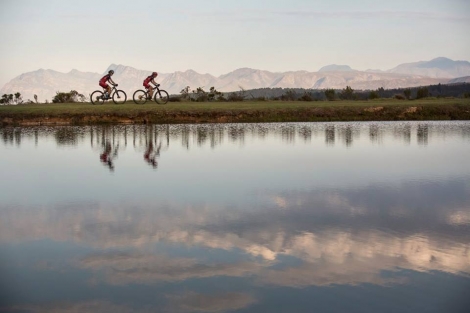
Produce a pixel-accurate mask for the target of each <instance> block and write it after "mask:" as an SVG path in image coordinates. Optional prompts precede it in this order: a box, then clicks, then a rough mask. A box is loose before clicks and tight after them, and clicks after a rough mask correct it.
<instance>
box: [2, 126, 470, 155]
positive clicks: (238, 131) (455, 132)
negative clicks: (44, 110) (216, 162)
mask: <svg viewBox="0 0 470 313" xmlns="http://www.w3.org/2000/svg"><path fill="white" fill-rule="evenodd" d="M390 134H392V135H393V136H391V137H390V136H389V135H390ZM0 135H1V137H2V139H3V143H4V144H5V145H18V146H19V145H21V140H22V138H24V137H26V138H31V137H33V138H34V140H35V142H36V144H38V143H39V142H40V141H41V140H47V138H48V137H50V136H51V135H52V136H54V138H55V141H56V143H57V145H77V144H79V142H81V141H83V140H85V138H86V137H88V138H89V139H90V143H91V145H92V146H93V145H94V144H96V143H97V144H100V142H102V141H103V140H105V139H106V140H108V139H109V140H110V141H111V142H112V144H115V142H118V141H119V142H121V141H122V142H123V145H124V146H125V147H127V142H128V141H131V142H132V145H133V146H134V147H135V146H136V145H138V146H139V145H140V146H142V145H145V142H149V141H151V140H152V139H154V140H157V141H161V142H166V143H167V144H168V143H169V142H170V139H171V141H173V142H178V141H179V142H180V144H181V145H182V146H184V147H186V148H187V149H190V148H191V147H193V146H203V145H205V144H206V143H208V142H209V143H210V147H211V148H215V147H217V146H219V145H221V144H223V143H224V140H225V139H228V140H229V141H230V142H236V143H239V144H241V145H243V144H244V142H245V137H246V136H247V135H249V136H250V138H259V139H263V138H267V136H269V137H273V138H276V137H278V138H280V139H281V140H282V141H283V142H286V143H294V142H295V141H296V140H297V139H301V140H302V141H304V142H309V141H310V140H311V139H312V138H317V137H319V136H323V137H324V142H325V145H328V146H334V145H335V144H338V143H339V142H340V143H341V144H343V145H344V146H347V147H351V146H353V145H354V143H355V141H358V140H360V139H361V138H363V137H365V136H368V137H369V141H370V142H371V143H382V142H383V140H401V141H402V142H403V143H406V144H409V143H411V141H412V139H414V140H415V142H416V143H418V144H419V145H424V146H425V145H427V144H428V143H429V140H430V137H431V136H436V138H445V137H446V136H461V137H462V138H469V137H470V126H469V125H468V123H465V122H460V123H459V122H450V123H446V122H425V123H423V122H403V123H380V124H378V123H316V124H314V123H287V124H209V125H205V124H203V125H133V126H123V125H117V126H116V125H115V126H84V127H26V128H11V127H8V128H2V129H0ZM151 137H152V138H151ZM337 138H339V142H338V141H336V140H335V139H337Z"/></svg>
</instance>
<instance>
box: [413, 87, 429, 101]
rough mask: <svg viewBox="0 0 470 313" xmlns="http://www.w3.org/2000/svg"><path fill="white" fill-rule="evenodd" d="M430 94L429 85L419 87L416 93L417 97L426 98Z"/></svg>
mask: <svg viewBox="0 0 470 313" xmlns="http://www.w3.org/2000/svg"><path fill="white" fill-rule="evenodd" d="M428 95H429V90H428V88H427V87H421V88H418V91H417V93H416V99H422V98H426V97H427V96H428Z"/></svg>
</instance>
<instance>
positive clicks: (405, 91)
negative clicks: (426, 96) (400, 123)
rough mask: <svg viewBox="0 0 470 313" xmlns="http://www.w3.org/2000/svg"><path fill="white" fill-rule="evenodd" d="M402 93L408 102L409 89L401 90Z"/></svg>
mask: <svg viewBox="0 0 470 313" xmlns="http://www.w3.org/2000/svg"><path fill="white" fill-rule="evenodd" d="M403 93H404V94H405V97H406V99H408V100H410V97H411V89H409V88H407V89H405V90H403Z"/></svg>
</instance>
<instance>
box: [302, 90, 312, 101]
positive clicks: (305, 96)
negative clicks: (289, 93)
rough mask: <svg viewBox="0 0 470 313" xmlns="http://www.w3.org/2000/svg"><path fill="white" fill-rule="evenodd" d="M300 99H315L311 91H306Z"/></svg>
mask: <svg viewBox="0 0 470 313" xmlns="http://www.w3.org/2000/svg"><path fill="white" fill-rule="evenodd" d="M299 100H300V101H313V97H312V94H311V93H310V92H305V93H304V94H303V95H302V97H300V98H299Z"/></svg>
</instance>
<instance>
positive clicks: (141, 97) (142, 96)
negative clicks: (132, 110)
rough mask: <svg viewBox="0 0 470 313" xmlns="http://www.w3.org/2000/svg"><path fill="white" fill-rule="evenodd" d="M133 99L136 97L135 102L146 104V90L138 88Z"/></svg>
mask: <svg viewBox="0 0 470 313" xmlns="http://www.w3.org/2000/svg"><path fill="white" fill-rule="evenodd" d="M132 99H134V102H135V104H144V103H145V102H147V93H146V92H145V91H144V90H137V91H136V92H134V95H133V96H132Z"/></svg>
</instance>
